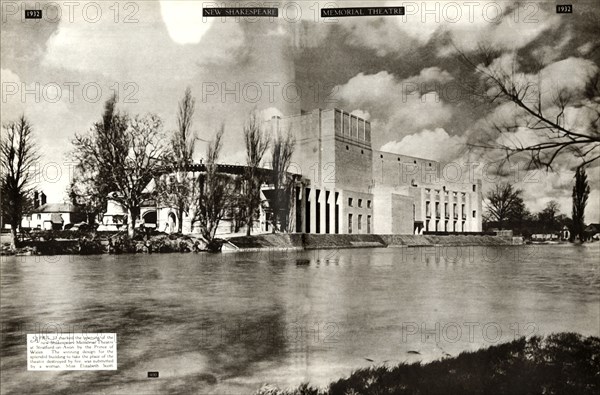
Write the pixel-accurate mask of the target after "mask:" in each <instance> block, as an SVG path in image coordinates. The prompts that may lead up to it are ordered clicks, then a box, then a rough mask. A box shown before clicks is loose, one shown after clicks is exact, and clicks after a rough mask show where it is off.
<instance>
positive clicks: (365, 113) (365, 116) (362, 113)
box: [350, 109, 371, 121]
mask: <svg viewBox="0 0 600 395" xmlns="http://www.w3.org/2000/svg"><path fill="white" fill-rule="evenodd" d="M350 114H352V115H356V116H357V117H359V118H362V119H364V120H366V121H368V120H370V119H371V114H369V112H368V111H363V110H359V109H356V110H354V111H351V112H350Z"/></svg>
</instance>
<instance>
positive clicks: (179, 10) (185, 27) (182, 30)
mask: <svg viewBox="0 0 600 395" xmlns="http://www.w3.org/2000/svg"><path fill="white" fill-rule="evenodd" d="M202 6H203V4H202V3H201V2H196V1H172V0H171V1H164V0H162V1H161V2H160V12H161V15H162V19H163V21H164V23H165V25H166V26H167V31H168V32H169V36H171V38H172V39H173V41H175V42H176V43H177V44H198V43H199V42H200V40H201V39H202V37H203V36H204V35H205V34H206V32H207V31H208V29H210V27H211V26H212V24H213V23H214V21H215V19H214V18H202Z"/></svg>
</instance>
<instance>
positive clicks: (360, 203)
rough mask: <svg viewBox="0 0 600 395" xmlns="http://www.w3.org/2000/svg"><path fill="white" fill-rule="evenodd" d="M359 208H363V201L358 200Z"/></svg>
mask: <svg viewBox="0 0 600 395" xmlns="http://www.w3.org/2000/svg"><path fill="white" fill-rule="evenodd" d="M358 207H361V208H362V199H358Z"/></svg>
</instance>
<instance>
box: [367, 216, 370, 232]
mask: <svg viewBox="0 0 600 395" xmlns="http://www.w3.org/2000/svg"><path fill="white" fill-rule="evenodd" d="M367 233H371V216H370V215H367Z"/></svg>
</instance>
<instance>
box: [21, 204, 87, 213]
mask: <svg viewBox="0 0 600 395" xmlns="http://www.w3.org/2000/svg"><path fill="white" fill-rule="evenodd" d="M79 211H80V210H79V207H77V206H76V205H74V204H72V203H46V204H43V205H41V206H39V207H37V208H34V209H33V210H31V212H32V213H77V212H79Z"/></svg>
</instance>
